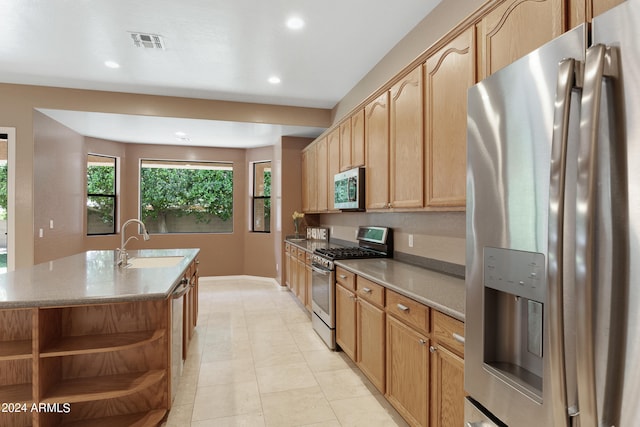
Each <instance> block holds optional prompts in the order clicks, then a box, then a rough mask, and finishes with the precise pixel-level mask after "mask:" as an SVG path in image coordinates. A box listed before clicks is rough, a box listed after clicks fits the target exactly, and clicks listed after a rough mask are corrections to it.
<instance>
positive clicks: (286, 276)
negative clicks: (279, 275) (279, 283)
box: [284, 243, 291, 289]
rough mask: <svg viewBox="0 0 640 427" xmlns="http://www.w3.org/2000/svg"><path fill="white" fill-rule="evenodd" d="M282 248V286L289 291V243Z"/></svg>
mask: <svg viewBox="0 0 640 427" xmlns="http://www.w3.org/2000/svg"><path fill="white" fill-rule="evenodd" d="M284 247H285V249H284V284H285V285H287V287H288V288H289V289H291V249H290V245H289V243H285V246H284Z"/></svg>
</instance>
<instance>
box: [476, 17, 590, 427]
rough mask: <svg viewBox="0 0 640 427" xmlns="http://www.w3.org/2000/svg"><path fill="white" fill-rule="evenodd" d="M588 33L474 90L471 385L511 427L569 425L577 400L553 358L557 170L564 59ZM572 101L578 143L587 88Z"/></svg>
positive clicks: (579, 52) (581, 46)
mask: <svg viewBox="0 0 640 427" xmlns="http://www.w3.org/2000/svg"><path fill="white" fill-rule="evenodd" d="M585 34H586V29H585V27H584V26H581V27H578V28H576V29H574V30H572V31H570V32H568V33H566V34H564V35H563V36H561V37H559V38H558V39H555V40H554V41H552V42H550V43H548V44H547V45H545V46H543V47H542V48H541V49H539V50H537V51H536V52H533V53H532V54H530V55H528V56H526V57H524V58H522V59H520V60H518V61H516V62H515V63H514V64H512V65H510V66H508V67H506V68H504V69H502V70H501V71H499V72H498V73H496V74H494V75H492V76H490V77H489V78H487V79H485V80H484V81H482V82H481V83H479V84H477V85H476V86H474V87H472V88H471V89H470V90H469V95H468V103H469V104H468V111H469V113H468V123H467V132H468V134H467V141H468V147H467V240H466V244H467V247H466V268H467V269H466V322H465V325H466V328H467V331H466V334H465V336H466V337H467V339H466V344H465V389H466V391H467V392H468V393H469V394H470V395H471V397H472V398H473V399H475V400H476V401H477V402H478V403H479V404H480V405H482V406H483V407H484V408H486V409H487V410H489V411H490V412H491V413H492V414H493V416H495V418H496V419H498V420H500V421H501V422H503V423H504V424H506V425H509V426H518V427H528V426H540V425H549V426H550V425H555V426H559V427H560V426H562V423H564V422H566V420H567V419H568V415H567V414H568V406H570V404H571V399H572V397H571V396H569V397H567V394H568V393H569V394H570V392H571V390H570V391H569V392H567V391H565V388H566V387H565V386H564V385H562V386H560V385H558V384H559V383H558V381H564V378H561V376H562V377H564V373H563V372H562V373H561V372H557V371H556V372H552V363H551V357H550V355H551V354H552V351H551V350H552V347H551V345H550V333H549V330H550V317H551V316H550V305H551V304H550V300H549V295H550V293H549V292H548V289H547V283H548V280H547V279H548V278H547V271H549V268H548V267H549V262H550V260H549V258H550V253H549V238H550V237H549V229H550V227H549V211H550V202H551V195H550V176H551V162H552V135H553V134H554V114H555V108H554V107H555V104H556V87H557V86H558V75H559V69H560V62H561V61H563V60H564V59H567V58H574V59H575V61H576V62H577V63H578V64H579V63H581V62H582V61H584V50H585V40H586V36H585ZM567 102H568V103H569V104H570V105H571V106H572V108H571V109H570V110H567V111H572V112H573V113H571V115H572V116H571V117H568V123H570V125H569V128H568V131H567V139H568V145H570V146H571V147H574V146H577V141H578V134H579V117H578V116H577V114H578V112H579V102H580V93H579V91H569V99H568V101H567ZM572 149H573V150H574V151H573V155H575V148H572ZM567 150H569V148H568V149H567ZM570 155H571V154H567V157H568V156H570ZM556 196H557V195H555V196H554V197H556ZM561 197H565V196H564V195H562V196H561ZM563 200H564V199H563ZM560 221H561V222H562V221H563V218H560ZM562 229H563V225H562V223H561V224H560V226H559V227H556V228H555V230H556V232H557V231H558V230H560V231H561V230H562ZM560 238H562V234H560ZM561 246H562V245H561ZM551 255H553V253H552V254H551ZM555 256H557V254H555ZM552 271H553V270H552ZM558 274H563V272H562V270H560V271H559V272H558ZM561 324H562V323H561ZM557 348H558V346H556V345H554V346H553V349H557ZM569 351H571V349H569ZM558 365H561V366H564V363H560V362H558V361H557V360H556V363H555V368H554V369H557V366H558ZM569 376H571V373H569ZM552 380H553V381H556V383H553V382H552ZM553 384H555V385H554V386H552V385H553ZM563 384H564V383H563ZM573 388H575V387H573ZM573 397H575V396H573ZM567 399H569V402H568V403H567ZM558 402H560V404H561V405H562V407H560V409H557V408H558V404H557V403H558ZM554 403H555V405H554ZM554 410H555V413H554ZM558 414H559V415H558ZM559 418H560V419H562V421H561V422H558V421H557V420H558V419H559Z"/></svg>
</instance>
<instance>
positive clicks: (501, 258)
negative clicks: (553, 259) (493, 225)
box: [484, 247, 546, 401]
mask: <svg viewBox="0 0 640 427" xmlns="http://www.w3.org/2000/svg"><path fill="white" fill-rule="evenodd" d="M545 289H546V271H545V259H544V255H543V254H541V253H536V252H526V251H517V250H512V249H502V248H490V247H485V248H484V328H485V330H484V366H485V368H486V369H487V370H489V371H490V372H492V373H493V374H494V375H496V376H498V377H500V378H502V379H503V380H504V381H506V382H507V383H510V384H512V385H513V386H514V387H516V388H517V389H519V390H521V391H523V392H525V393H526V394H527V395H529V396H530V397H531V398H533V399H534V400H539V401H541V400H542V370H543V357H544V348H543V345H542V343H543V325H544V301H545Z"/></svg>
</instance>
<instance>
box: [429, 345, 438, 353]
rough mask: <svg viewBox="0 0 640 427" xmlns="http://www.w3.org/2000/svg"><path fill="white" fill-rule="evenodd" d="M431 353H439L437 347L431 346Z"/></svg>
mask: <svg viewBox="0 0 640 427" xmlns="http://www.w3.org/2000/svg"><path fill="white" fill-rule="evenodd" d="M429 351H430V352H431V353H435V352H436V351H438V349H437V348H436V347H434V346H432V345H431V346H429Z"/></svg>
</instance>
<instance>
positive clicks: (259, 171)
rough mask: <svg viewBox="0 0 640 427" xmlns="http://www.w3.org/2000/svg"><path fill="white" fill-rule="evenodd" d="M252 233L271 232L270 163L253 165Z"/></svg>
mask: <svg viewBox="0 0 640 427" xmlns="http://www.w3.org/2000/svg"><path fill="white" fill-rule="evenodd" d="M253 231H261V232H265V233H269V232H270V231H271V162H260V163H254V164H253Z"/></svg>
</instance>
